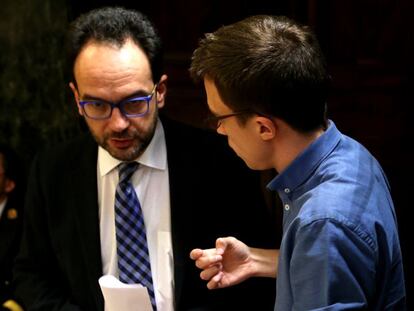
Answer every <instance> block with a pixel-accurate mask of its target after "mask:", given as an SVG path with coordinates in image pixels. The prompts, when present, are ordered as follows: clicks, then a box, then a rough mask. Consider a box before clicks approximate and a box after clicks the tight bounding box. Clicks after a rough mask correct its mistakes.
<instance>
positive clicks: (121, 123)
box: [109, 107, 131, 132]
mask: <svg viewBox="0 0 414 311" xmlns="http://www.w3.org/2000/svg"><path fill="white" fill-rule="evenodd" d="M130 122H131V121H130V120H129V118H128V117H126V116H124V115H123V114H122V113H121V111H120V110H119V108H117V107H115V108H114V109H113V110H112V114H111V118H110V119H109V126H110V127H111V129H112V130H113V131H115V132H121V131H123V130H125V129H126V128H128V126H129V125H130Z"/></svg>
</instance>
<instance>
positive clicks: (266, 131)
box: [255, 116, 277, 141]
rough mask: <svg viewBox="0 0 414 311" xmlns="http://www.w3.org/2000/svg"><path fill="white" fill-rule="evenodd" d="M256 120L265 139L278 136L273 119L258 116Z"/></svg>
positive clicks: (259, 131)
mask: <svg viewBox="0 0 414 311" xmlns="http://www.w3.org/2000/svg"><path fill="white" fill-rule="evenodd" d="M255 122H256V125H257V129H258V133H259V135H260V137H261V138H262V139H263V140H264V141H269V140H272V139H273V138H274V137H275V136H276V131H277V126H276V124H275V123H274V122H273V120H272V119H270V118H268V117H262V116H257V117H256V120H255Z"/></svg>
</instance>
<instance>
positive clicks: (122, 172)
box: [119, 162, 139, 183]
mask: <svg viewBox="0 0 414 311" xmlns="http://www.w3.org/2000/svg"><path fill="white" fill-rule="evenodd" d="M138 166H139V164H138V163H137V162H122V163H121V164H119V182H120V183H124V182H128V181H129V180H130V179H131V176H132V174H134V172H135V171H136V170H137V168H138Z"/></svg>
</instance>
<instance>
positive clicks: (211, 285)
mask: <svg viewBox="0 0 414 311" xmlns="http://www.w3.org/2000/svg"><path fill="white" fill-rule="evenodd" d="M223 276H224V273H223V272H219V273H217V274H216V275H215V276H214V277H213V278H212V279H211V280H210V281H209V282H208V283H207V288H208V289H216V288H221V287H222V285H221V283H220V282H221V280H222V278H223Z"/></svg>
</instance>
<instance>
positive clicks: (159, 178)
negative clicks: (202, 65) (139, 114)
mask: <svg viewBox="0 0 414 311" xmlns="http://www.w3.org/2000/svg"><path fill="white" fill-rule="evenodd" d="M136 161H137V162H138V163H140V165H139V167H138V169H137V171H136V172H135V173H134V174H133V175H132V177H131V182H132V184H133V185H134V188H135V191H136V193H137V196H138V199H139V201H140V203H141V207H142V212H143V214H144V222H145V227H146V231H147V243H148V251H149V256H150V263H151V272H152V279H153V284H154V292H155V299H156V302H157V309H158V310H159V311H172V310H174V308H173V306H174V296H173V287H174V283H173V280H174V278H173V266H174V265H173V253H172V241H171V221H170V188H169V179H168V163H167V149H166V145H165V136H164V129H163V127H162V124H161V121H160V120H158V122H157V126H156V129H155V133H154V137H153V138H152V140H151V142H150V144H149V145H148V147H147V149H146V150H145V152H144V153H143V154H142V155H141V156H140V157H139V158H138V159H136ZM119 163H121V161H119V160H117V159H115V158H113V157H112V156H111V155H110V154H109V153H108V152H107V151H106V150H105V149H103V148H102V147H99V150H98V163H97V165H98V169H97V173H98V204H99V219H100V239H101V252H102V254H101V255H102V264H103V274H104V275H106V274H110V275H113V276H115V277H118V276H119V273H118V257H117V246H116V233H115V210H114V206H115V191H116V186H117V184H118V179H119V177H118V169H117V166H118V164H119Z"/></svg>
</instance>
